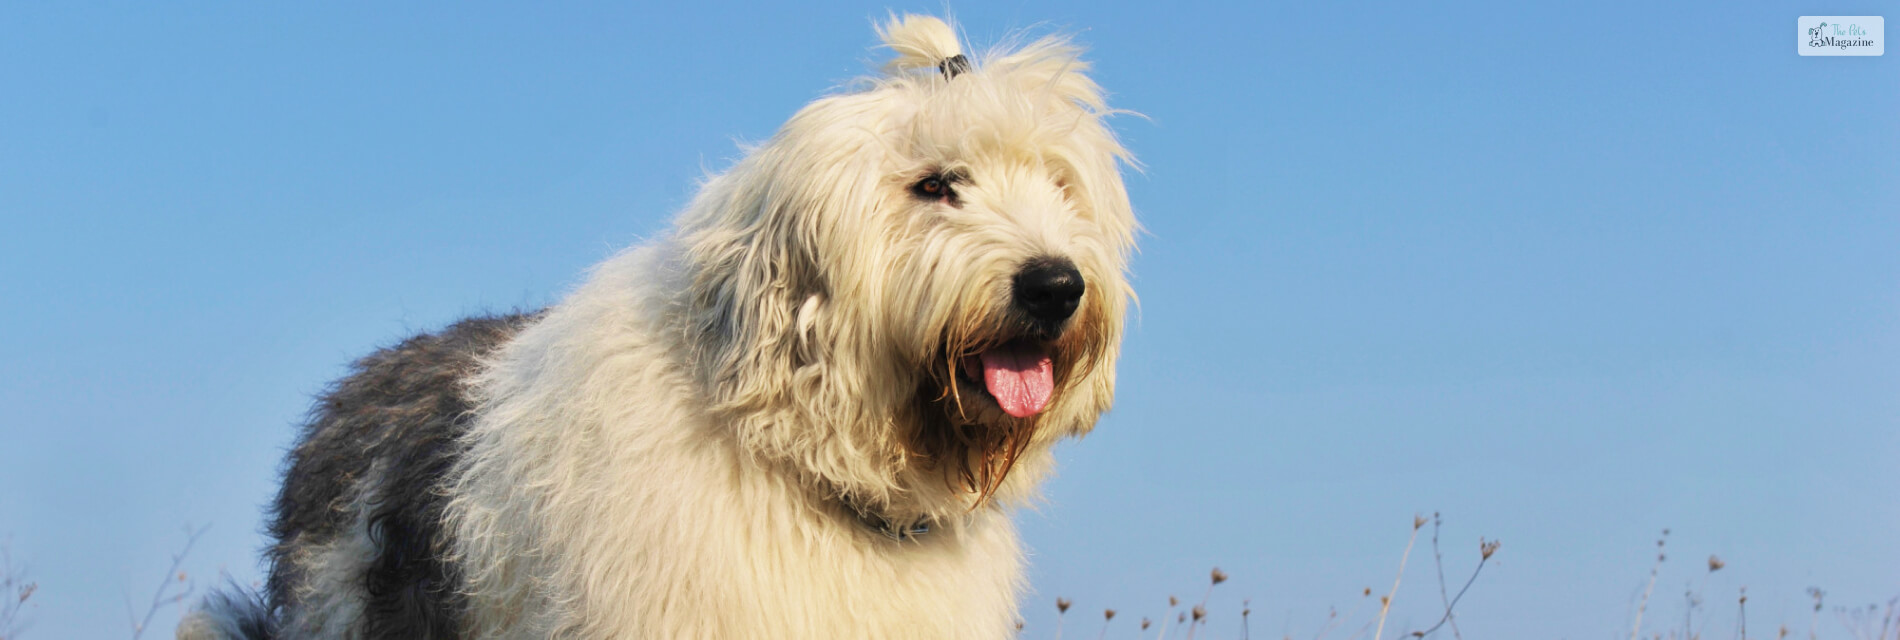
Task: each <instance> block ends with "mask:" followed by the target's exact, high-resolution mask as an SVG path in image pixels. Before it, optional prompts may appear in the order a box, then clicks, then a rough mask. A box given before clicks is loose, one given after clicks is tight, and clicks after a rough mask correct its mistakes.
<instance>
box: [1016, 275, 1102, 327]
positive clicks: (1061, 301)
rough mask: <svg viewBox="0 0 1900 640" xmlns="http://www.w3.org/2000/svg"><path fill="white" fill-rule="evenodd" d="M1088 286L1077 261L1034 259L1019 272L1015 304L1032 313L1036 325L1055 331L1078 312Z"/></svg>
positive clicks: (1023, 310) (1030, 314)
mask: <svg viewBox="0 0 1900 640" xmlns="http://www.w3.org/2000/svg"><path fill="white" fill-rule="evenodd" d="M1085 288H1086V286H1085V285H1084V284H1083V282H1082V272H1080V271H1076V270H1075V264H1074V263H1072V262H1069V261H1068V260H1063V259H1058V258H1041V259H1037V260H1031V261H1030V262H1029V263H1028V264H1025V265H1023V269H1022V271H1018V272H1016V282H1015V296H1016V308H1018V309H1021V310H1022V312H1023V313H1024V314H1025V315H1027V316H1029V319H1030V320H1031V321H1032V322H1034V323H1035V324H1036V328H1037V329H1039V330H1041V331H1045V332H1050V333H1053V332H1055V330H1056V329H1058V328H1061V326H1062V323H1063V321H1065V320H1068V319H1069V316H1072V315H1075V307H1076V305H1078V304H1081V302H1082V291H1083V290H1084V289H1085Z"/></svg>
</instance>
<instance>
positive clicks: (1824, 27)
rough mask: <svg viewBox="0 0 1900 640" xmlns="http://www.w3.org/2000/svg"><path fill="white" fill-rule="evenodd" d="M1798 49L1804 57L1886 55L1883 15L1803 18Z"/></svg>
mask: <svg viewBox="0 0 1900 640" xmlns="http://www.w3.org/2000/svg"><path fill="white" fill-rule="evenodd" d="M1796 24H1797V26H1799V27H1800V28H1799V30H1798V31H1796V34H1797V35H1798V36H1799V40H1797V41H1796V42H1795V50H1796V51H1799V52H1801V55H1804V56H1877V55H1883V54H1885V53H1886V52H1887V21H1886V19H1885V18H1883V17H1881V16H1801V20H1800V21H1799V22H1797V23H1796Z"/></svg>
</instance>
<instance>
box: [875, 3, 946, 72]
mask: <svg viewBox="0 0 1900 640" xmlns="http://www.w3.org/2000/svg"><path fill="white" fill-rule="evenodd" d="M877 34H878V37H879V38H882V39H883V40H884V46H887V47H890V48H891V50H893V51H896V52H897V58H896V59H894V60H891V61H890V63H889V64H887V65H885V69H886V70H887V71H888V72H890V73H903V72H909V71H915V70H919V69H929V70H932V71H936V70H946V69H948V68H949V67H950V66H956V65H958V64H966V65H967V62H951V60H952V59H961V58H962V57H963V47H962V45H960V44H958V43H957V32H956V30H955V29H953V28H951V26H950V24H949V23H946V22H944V21H943V20H942V19H939V18H936V17H934V16H920V15H915V14H908V13H907V14H904V15H903V16H892V17H891V19H890V21H888V22H886V23H884V24H883V25H881V26H879V27H878V30H877ZM946 65H948V66H946ZM963 70H964V69H958V70H957V71H959V72H961V71H963ZM952 75H954V74H952Z"/></svg>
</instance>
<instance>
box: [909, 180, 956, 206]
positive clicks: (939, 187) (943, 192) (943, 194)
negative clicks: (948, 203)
mask: <svg viewBox="0 0 1900 640" xmlns="http://www.w3.org/2000/svg"><path fill="white" fill-rule="evenodd" d="M950 183H951V179H950V178H948V177H945V176H940V175H933V176H929V177H927V178H924V179H922V180H918V181H917V184H913V185H911V186H910V192H911V194H912V195H915V196H917V197H918V198H922V199H924V200H956V197H957V192H956V190H954V189H951V188H950Z"/></svg>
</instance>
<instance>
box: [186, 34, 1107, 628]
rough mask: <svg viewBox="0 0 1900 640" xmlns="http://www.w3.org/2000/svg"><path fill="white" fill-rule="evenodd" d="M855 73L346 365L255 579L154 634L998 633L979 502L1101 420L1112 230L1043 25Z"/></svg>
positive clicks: (1011, 500)
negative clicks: (646, 211)
mask: <svg viewBox="0 0 1900 640" xmlns="http://www.w3.org/2000/svg"><path fill="white" fill-rule="evenodd" d="M880 33H881V35H882V37H883V40H884V43H885V44H886V45H887V46H888V47H889V49H891V50H893V51H894V52H895V54H896V55H895V59H894V60H892V61H891V62H890V63H889V64H888V66H887V67H886V69H885V70H884V71H882V72H881V73H880V74H879V75H877V76H876V77H873V78H868V79H865V80H863V81H861V82H860V83H858V84H857V85H856V86H854V87H853V88H851V89H849V90H846V91H844V92H841V93H837V94H835V95H830V96H827V97H824V98H821V99H819V100H817V101H815V102H813V103H811V104H810V105H807V106H806V107H804V108H803V109H801V110H799V111H798V113H797V114H796V115H793V116H792V118H791V120H790V121H789V122H787V123H786V124H785V125H784V127H783V128H781V129H780V130H779V131H778V132H777V133H776V134H775V135H774V136H773V137H772V138H771V139H769V140H767V141H765V142H764V143H762V144H759V145H758V146H756V147H753V148H750V149H748V150H747V152H746V154H745V156H744V157H743V158H742V159H740V160H738V161H737V162H736V163H735V164H734V165H733V166H732V167H731V168H730V169H728V170H726V171H725V172H724V173H722V174H720V175H717V176H714V177H711V178H709V179H707V180H706V182H705V184H704V185H703V186H702V187H701V189H700V191H699V193H698V194H697V195H696V196H695V197H694V198H693V200H692V202H691V204H690V205H689V206H688V207H687V208H686V209H685V210H684V211H683V212H682V213H680V214H679V216H678V218H677V220H676V221H675V223H674V225H673V227H672V229H671V231H670V232H668V233H666V234H664V235H663V236H661V237H659V238H657V239H654V240H651V241H649V242H646V243H644V244H642V245H640V246H637V247H634V248H632V249H629V250H627V251H625V252H622V253H620V254H618V255H616V256H614V257H613V258H611V259H609V260H607V261H606V262H605V263H603V264H601V265H599V266H598V267H597V268H596V269H595V270H594V271H593V272H592V273H591V274H590V275H589V276H588V277H587V278H586V280H585V281H584V282H583V283H582V284H580V285H579V286H578V288H576V289H575V290H574V291H573V292H572V293H570V294H568V295H567V296H566V297H565V298H564V299H562V300H561V301H560V302H559V303H558V304H555V305H554V306H552V307H550V308H548V309H545V310H542V311H539V312H535V313H526V314H519V315H505V316H496V317H484V318H476V319H470V320H465V321H462V322H460V323H458V324H455V325H454V326H451V327H449V328H447V329H445V330H442V331H441V332H439V333H433V334H427V335H420V336H416V337H413V338H410V339H408V340H406V341H404V342H402V343H401V344H398V345H396V346H394V347H391V348H388V349H384V350H382V351H379V352H377V353H375V354H372V355H370V356H369V357H367V358H364V359H363V360H361V361H359V362H357V363H356V365H355V368H354V369H353V370H352V372H351V373H350V375H349V376H348V377H347V378H344V379H343V380H342V381H340V382H337V383H336V384H335V385H334V386H333V387H331V388H330V389H329V390H328V391H327V393H326V394H325V395H323V396H322V397H321V398H320V399H319V400H318V402H317V406H316V407H315V409H314V411H313V413H312V417H311V419H310V421H309V424H308V425H306V426H305V427H304V430H303V433H302V436H301V439H300V440H299V442H298V444H297V445H296V447H295V449H294V450H292V451H291V452H290V455H289V460H288V462H287V464H286V471H285V478H284V484H283V489H282V493H281V494H280V495H279V496H278V498H277V500H276V502H275V504H274V506H273V510H272V513H271V516H272V518H271V520H270V532H271V534H272V535H273V536H274V541H273V543H272V545H271V546H270V547H269V549H268V557H269V561H270V574H269V580H268V582H267V584H266V585H265V586H264V588H263V589H262V593H260V594H257V595H255V596H247V595H245V594H242V593H240V592H238V591H232V592H227V593H224V594H221V595H217V596H214V597H213V598H211V599H210V600H208V601H207V602H206V603H204V604H202V605H200V606H199V607H198V608H197V609H196V610H195V611H194V612H193V613H192V614H191V615H190V616H189V617H188V619H187V620H186V621H185V622H184V623H183V624H182V625H181V627H180V630H179V633H178V635H179V637H181V638H192V639H198V638H227V639H228V638H667V639H675V638H774V639H776V638H824V639H827V640H832V639H838V638H956V639H960V640H962V639H970V638H1003V637H1007V636H1010V635H1012V634H1013V633H1014V631H1015V626H1016V621H1017V612H1016V599H1017V596H1018V594H1019V592H1020V591H1021V590H1022V587H1023V578H1022V564H1023V558H1022V552H1021V550H1020V548H1019V543H1018V540H1017V536H1016V532H1015V529H1014V527H1013V526H1012V524H1011V522H1010V512H1011V510H1012V508H1013V506H1015V505H1019V504H1021V503H1022V502H1023V501H1025V500H1027V499H1030V498H1031V497H1033V495H1034V494H1035V492H1036V488H1037V485H1038V483H1039V482H1040V481H1041V480H1042V479H1043V478H1044V477H1045V476H1046V475H1047V474H1048V473H1049V471H1050V466H1051V462H1052V459H1051V458H1052V456H1051V454H1050V447H1051V446H1052V445H1053V444H1054V443H1056V442H1057V441H1058V440H1061V439H1063V438H1068V437H1076V436H1081V435H1083V434H1085V433H1088V431H1089V430H1090V429H1091V428H1092V427H1093V426H1094V424H1095V422H1096V420H1097V419H1098V418H1099V417H1100V416H1101V415H1102V413H1103V412H1104V411H1107V410H1108V408H1109V404H1110V401H1111V398H1112V396H1113V393H1114V388H1115V359H1116V355H1117V352H1118V350H1119V345H1120V340H1121V333H1122V321H1123V315H1124V312H1125V310H1126V307H1127V305H1128V303H1129V301H1130V300H1131V298H1132V295H1133V292H1132V291H1131V290H1130V288H1129V285H1128V282H1127V279H1126V273H1125V269H1126V265H1127V261H1128V255H1129V253H1130V251H1131V250H1132V248H1133V243H1134V236H1135V232H1136V224H1135V220H1134V216H1133V213H1132V212H1131V211H1130V208H1129V203H1128V196H1127V194H1126V192H1125V190H1124V188H1123V183H1122V178H1121V174H1120V172H1121V171H1122V169H1123V168H1124V167H1125V166H1126V165H1127V164H1128V163H1129V162H1130V160H1129V158H1128V155H1127V153H1126V151H1124V150H1123V148H1122V146H1121V144H1120V143H1119V142H1117V140H1116V137H1115V135H1114V132H1113V131H1111V130H1110V128H1109V127H1108V126H1107V124H1106V123H1105V122H1104V119H1105V118H1106V117H1108V116H1110V115H1111V114H1112V113H1113V111H1112V110H1111V109H1109V108H1108V107H1107V105H1106V104H1105V103H1104V102H1103V97H1102V92H1101V90H1100V89H1098V88H1097V86H1096V84H1095V83H1094V82H1093V81H1091V80H1090V79H1089V77H1088V76H1087V75H1085V73H1086V71H1087V69H1088V65H1086V64H1085V63H1083V62H1081V61H1080V60H1079V59H1078V57H1077V56H1078V50H1077V49H1076V48H1074V47H1073V46H1071V45H1070V44H1068V43H1067V41H1065V40H1063V39H1061V38H1048V39H1043V40H1039V41H1034V42H1028V43H1026V44H1021V45H1018V46H1009V47H1001V48H999V49H997V50H994V51H992V52H990V53H988V54H985V55H975V56H965V55H964V54H963V53H962V51H961V47H960V46H959V44H958V41H957V37H956V35H955V31H954V30H953V29H952V27H950V26H949V25H948V24H946V23H945V22H943V21H941V20H938V19H935V18H929V17H917V16H905V17H901V18H893V19H892V20H890V21H889V22H888V23H886V24H885V25H884V26H883V27H882V28H881V29H880Z"/></svg>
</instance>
